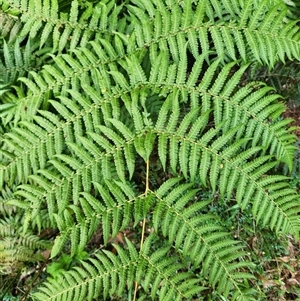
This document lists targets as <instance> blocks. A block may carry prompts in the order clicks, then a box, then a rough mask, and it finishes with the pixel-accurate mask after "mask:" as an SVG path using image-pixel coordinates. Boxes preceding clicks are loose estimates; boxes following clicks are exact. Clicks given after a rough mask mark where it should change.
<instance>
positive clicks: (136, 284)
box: [133, 159, 150, 301]
mask: <svg viewBox="0 0 300 301" xmlns="http://www.w3.org/2000/svg"><path fill="white" fill-rule="evenodd" d="M149 170H150V161H149V159H148V160H147V161H146V188H145V193H144V195H145V197H147V194H148V191H149ZM145 228H146V217H144V219H143V226H142V236H141V241H140V252H141V250H142V247H143V244H144V237H145ZM137 289H138V282H137V281H136V282H135V288H134V295H133V301H135V300H136V293H137Z"/></svg>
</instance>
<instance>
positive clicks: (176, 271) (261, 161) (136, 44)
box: [0, 0, 300, 301]
mask: <svg viewBox="0 0 300 301" xmlns="http://www.w3.org/2000/svg"><path fill="white" fill-rule="evenodd" d="M120 2H121V1H117V0H103V1H100V2H98V3H93V1H77V0H73V1H64V2H63V1H58V0H44V1H37V0H24V1H18V0H2V1H0V5H1V11H0V22H2V24H4V26H3V27H2V29H1V31H0V32H1V34H2V37H3V39H2V40H1V41H0V43H1V46H2V47H1V48H2V50H1V52H0V54H1V56H0V58H1V60H0V72H1V74H5V76H3V78H2V82H1V86H0V100H1V103H0V118H1V125H0V126H1V127H0V134H1V137H0V145H1V151H0V158H1V160H0V162H1V163H0V187H1V189H2V191H1V193H2V199H1V203H0V206H3V208H7V209H3V210H12V209H10V208H12V207H10V206H13V208H18V209H14V210H17V212H18V215H17V216H20V215H21V217H18V218H19V220H17V222H16V223H17V224H22V229H21V230H22V231H20V232H18V233H19V234H20V235H23V236H22V237H24V239H25V238H26V239H27V238H28V239H30V238H31V237H32V236H30V235H34V234H33V232H34V231H36V232H35V233H37V232H38V231H42V230H45V229H47V228H53V229H58V230H59V235H58V236H57V237H56V238H55V240H54V244H53V247H52V252H51V258H52V263H51V265H50V266H49V267H48V272H49V273H50V274H51V275H52V276H54V277H52V278H51V277H48V278H47V280H45V281H44V283H43V284H42V285H41V286H40V287H39V288H35V291H33V293H32V298H34V299H36V300H94V299H97V298H98V299H101V300H102V299H103V300H104V299H113V298H115V299H118V300H129V299H130V300H148V299H152V300H164V301H165V300H192V299H193V298H197V297H200V295H204V296H208V298H209V296H218V297H219V298H222V299H224V300H226V299H230V300H257V298H259V296H260V291H259V289H258V282H257V279H255V277H254V275H253V274H251V271H252V270H253V262H252V261H251V257H249V255H248V254H247V252H246V251H245V246H244V245H243V243H242V242H239V241H237V240H235V239H234V237H233V236H232V235H231V233H229V232H228V231H227V230H226V228H225V227H224V221H223V219H224V215H223V214H219V213H218V212H217V211H216V212H214V214H212V212H211V211H210V210H208V208H210V206H211V204H212V202H219V201H221V200H222V201H224V200H226V199H227V200H229V199H231V200H232V199H233V200H234V202H235V206H236V208H239V210H240V211H241V214H243V213H242V212H245V214H248V213H249V211H250V210H251V216H252V218H253V220H254V221H255V223H257V224H259V225H260V226H261V227H264V228H268V229H270V230H272V231H274V233H275V234H276V235H279V234H281V235H286V234H291V235H293V236H294V237H298V235H299V230H300V223H299V215H298V214H299V194H297V191H296V190H295V189H293V188H291V187H290V186H289V180H288V178H287V177H286V176H283V175H281V174H280V173H279V174H276V172H275V171H274V170H275V167H278V166H279V165H280V164H282V165H285V166H286V168H287V169H288V170H289V171H291V170H292V169H293V166H294V153H295V146H294V143H295V140H296V139H295V136H294V135H293V134H292V132H293V128H289V127H288V125H289V123H290V122H291V120H286V119H282V118H281V114H282V112H283V110H284V105H283V104H282V101H281V96H280V95H278V94H276V92H275V90H274V89H273V88H271V87H269V86H267V85H266V83H264V82H262V81H260V82H258V81H249V80H248V79H247V76H246V75H247V73H246V72H247V71H246V70H247V69H249V68H253V70H257V66H265V67H268V68H269V69H271V68H273V67H276V66H278V65H277V64H279V63H281V64H282V65H283V66H285V64H286V61H287V60H288V61H292V60H297V61H299V59H300V33H299V29H298V26H297V23H296V21H294V19H295V13H294V12H293V10H291V7H290V5H286V4H285V3H284V1H281V0H278V1H269V0H265V1H246V0H245V1H236V0H235V1H218V0H214V1H205V0H199V1H196V0H195V1H192V0H188V1H174V0H164V1H161V0H151V1H150V0H149V1H140V0H131V1H122V3H120ZM295 5H296V4H295ZM16 28H18V32H19V34H18V35H17V34H16V33H15V32H16ZM7 191H10V195H9V196H7V194H6V192H7ZM225 206H226V204H225ZM227 206H229V204H227ZM0 208H1V207H0ZM14 218H16V217H14ZM11 219H12V218H11V217H10V218H8V219H7V220H6V219H5V218H2V222H3V223H6V221H7V224H10V223H11ZM140 225H142V229H139V227H140ZM5 227H6V224H5ZM99 227H100V228H101V231H102V240H103V246H102V247H101V248H100V250H97V251H94V252H93V253H91V254H89V255H88V256H87V257H88V258H85V256H83V257H80V256H82V254H86V253H85V252H86V251H89V250H88V244H89V241H90V240H91V239H92V238H93V235H95V233H96V232H97V230H98V229H99ZM129 228H130V229H132V228H133V229H134V231H135V232H136V234H140V237H138V239H137V238H134V239H130V238H128V239H126V242H125V241H124V243H123V244H114V251H112V250H108V248H107V246H108V245H109V243H110V241H111V240H112V239H113V238H114V237H116V236H117V235H118V234H119V233H120V232H122V231H126V230H127V229H129ZM1 229H2V228H1ZM1 229H0V231H2V230H1ZM3 229H4V228H3ZM3 231H4V232H3V233H7V232H5V231H9V230H3ZM5 235H6V234H5ZM35 237H36V238H37V243H40V240H39V238H38V237H37V236H35ZM22 241H23V240H22ZM31 241H32V244H25V243H24V244H25V245H26V246H28V245H29V246H30V247H31V248H32V246H33V241H34V243H35V242H36V241H35V240H34V239H33V240H31ZM18 245H19V246H20V247H21V245H22V243H21V242H20V241H19V242H18ZM43 247H44V246H43ZM43 247H42V246H40V245H38V246H35V247H34V248H38V249H42V248H43ZM0 251H1V250H0ZM67 254H68V255H67ZM59 256H61V257H60V259H56V258H59ZM78 256H79V257H78ZM57 267H59V268H62V269H65V270H68V271H66V272H64V273H55V272H54V271H53V270H54V269H55V268H57Z"/></svg>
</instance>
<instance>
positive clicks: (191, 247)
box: [153, 180, 251, 298]
mask: <svg viewBox="0 0 300 301" xmlns="http://www.w3.org/2000/svg"><path fill="white" fill-rule="evenodd" d="M177 182H178V181H174V180H172V181H167V182H165V183H164V184H163V186H162V187H161V188H159V189H158V190H157V191H156V192H154V195H155V197H156V199H157V202H156V206H155V209H154V213H153V222H154V228H155V230H156V231H157V232H159V231H162V233H163V235H164V236H166V237H168V238H169V241H170V242H174V244H175V248H176V249H178V248H180V249H181V250H182V252H183V255H184V256H185V257H186V258H190V259H191V262H192V264H193V265H195V266H198V265H199V264H200V263H203V266H202V273H203V276H205V277H209V279H210V283H212V285H213V286H214V288H216V289H217V290H218V291H219V292H220V293H222V294H224V296H227V295H228V294H229V292H230V290H231V288H232V286H234V287H235V289H236V290H238V291H239V292H240V296H239V297H238V298H241V296H243V292H242V290H241V289H240V288H239V283H238V281H237V279H236V278H235V277H233V275H236V274H239V272H238V269H239V268H241V265H240V264H237V262H236V260H237V258H239V257H240V256H244V255H243V254H244V252H243V251H242V249H241V246H238V245H237V242H234V241H232V239H230V237H229V236H228V235H227V234H226V233H225V232H224V231H222V227H220V226H218V225H216V223H215V222H214V219H215V218H216V217H215V216H210V215H208V214H206V215H201V213H200V212H201V209H202V208H203V207H205V206H206V205H207V204H209V203H210V201H203V202H201V201H198V202H196V203H194V204H193V205H192V206H190V207H187V208H186V205H187V203H188V202H190V200H191V199H192V198H194V197H195V196H196V193H197V190H191V189H190V187H191V185H192V184H182V185H178V184H177ZM174 184H175V185H174ZM233 254H234V255H233ZM243 264H245V267H246V266H247V263H246V262H243ZM244 276H245V275H244ZM244 276H243V277H244ZM246 277H247V278H251V276H250V274H248V275H247V276H246ZM216 279H218V280H216ZM218 281H220V282H219V283H218Z"/></svg>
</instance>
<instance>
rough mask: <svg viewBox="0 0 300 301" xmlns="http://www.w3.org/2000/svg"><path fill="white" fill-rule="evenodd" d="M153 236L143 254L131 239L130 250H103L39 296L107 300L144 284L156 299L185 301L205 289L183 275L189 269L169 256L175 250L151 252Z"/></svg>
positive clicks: (167, 248) (51, 284)
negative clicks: (137, 284)
mask: <svg viewBox="0 0 300 301" xmlns="http://www.w3.org/2000/svg"><path fill="white" fill-rule="evenodd" d="M151 243H153V237H152V239H151V237H149V238H148V239H147V240H146V241H145V244H144V247H143V249H142V250H141V252H140V253H139V252H138V250H136V248H135V247H134V245H133V244H132V243H131V242H130V241H129V240H127V246H128V250H124V249H122V248H121V247H120V246H118V245H115V248H116V250H117V255H118V256H116V255H114V254H113V253H111V252H109V251H103V252H101V253H98V254H96V255H95V257H94V258H91V259H90V260H89V261H86V262H81V266H80V267H77V268H75V269H73V270H71V271H70V272H67V273H65V274H64V275H63V276H60V277H59V279H57V280H56V281H50V282H49V283H47V285H46V286H45V287H43V288H41V290H40V292H38V293H36V294H35V297H37V298H38V299H39V300H74V299H76V300H94V298H97V297H98V296H99V295H101V296H102V298H103V299H104V300H106V299H108V298H110V299H111V298H113V297H116V296H119V297H121V296H123V295H124V293H126V292H127V291H131V290H132V289H133V287H134V281H135V280H137V281H139V283H141V286H142V290H144V291H145V292H147V293H149V294H150V296H151V297H152V299H154V298H156V297H158V298H159V300H183V299H187V298H189V297H190V296H193V295H194V294H196V293H198V292H200V291H201V290H203V289H204V288H203V287H201V286H200V285H199V280H198V279H197V278H196V277H195V276H194V275H193V273H191V272H185V273H181V272H180V270H181V269H182V268H183V267H184V266H185V265H184V263H182V262H181V259H180V257H178V256H175V255H174V254H172V256H170V257H167V256H168V253H171V252H172V250H171V248H170V246H168V245H166V246H165V247H164V248H161V249H160V250H158V251H155V252H152V251H151Z"/></svg>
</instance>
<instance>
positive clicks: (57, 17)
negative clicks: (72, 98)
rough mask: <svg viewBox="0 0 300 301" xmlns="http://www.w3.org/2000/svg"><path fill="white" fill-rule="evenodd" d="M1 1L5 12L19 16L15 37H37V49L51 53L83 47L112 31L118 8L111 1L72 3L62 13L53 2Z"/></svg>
mask: <svg viewBox="0 0 300 301" xmlns="http://www.w3.org/2000/svg"><path fill="white" fill-rule="evenodd" d="M5 2H6V5H7V6H8V9H9V10H14V11H15V12H16V13H17V14H19V15H20V20H21V22H22V30H20V32H19V36H20V37H25V36H29V37H30V38H31V39H34V38H35V37H37V36H39V46H40V48H42V47H43V46H45V45H46V46H50V47H52V52H57V51H58V52H62V51H63V50H64V49H65V48H66V47H67V48H69V49H75V48H76V47H78V46H81V47H85V46H86V44H87V43H88V41H90V40H91V39H94V38H95V36H97V35H101V36H102V35H103V33H105V32H110V31H112V30H116V29H117V28H116V27H117V20H118V13H119V12H120V10H121V8H122V6H116V5H115V2H114V1H110V2H109V4H108V5H105V4H104V3H98V4H97V5H95V6H92V5H90V4H89V3H87V5H85V6H84V5H82V4H81V3H79V1H72V3H71V5H70V11H69V12H68V13H62V12H61V11H60V3H59V1H57V0H44V1H29V0H27V1H14V0H12V1H5ZM49 36H51V39H49ZM51 44H52V45H51Z"/></svg>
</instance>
